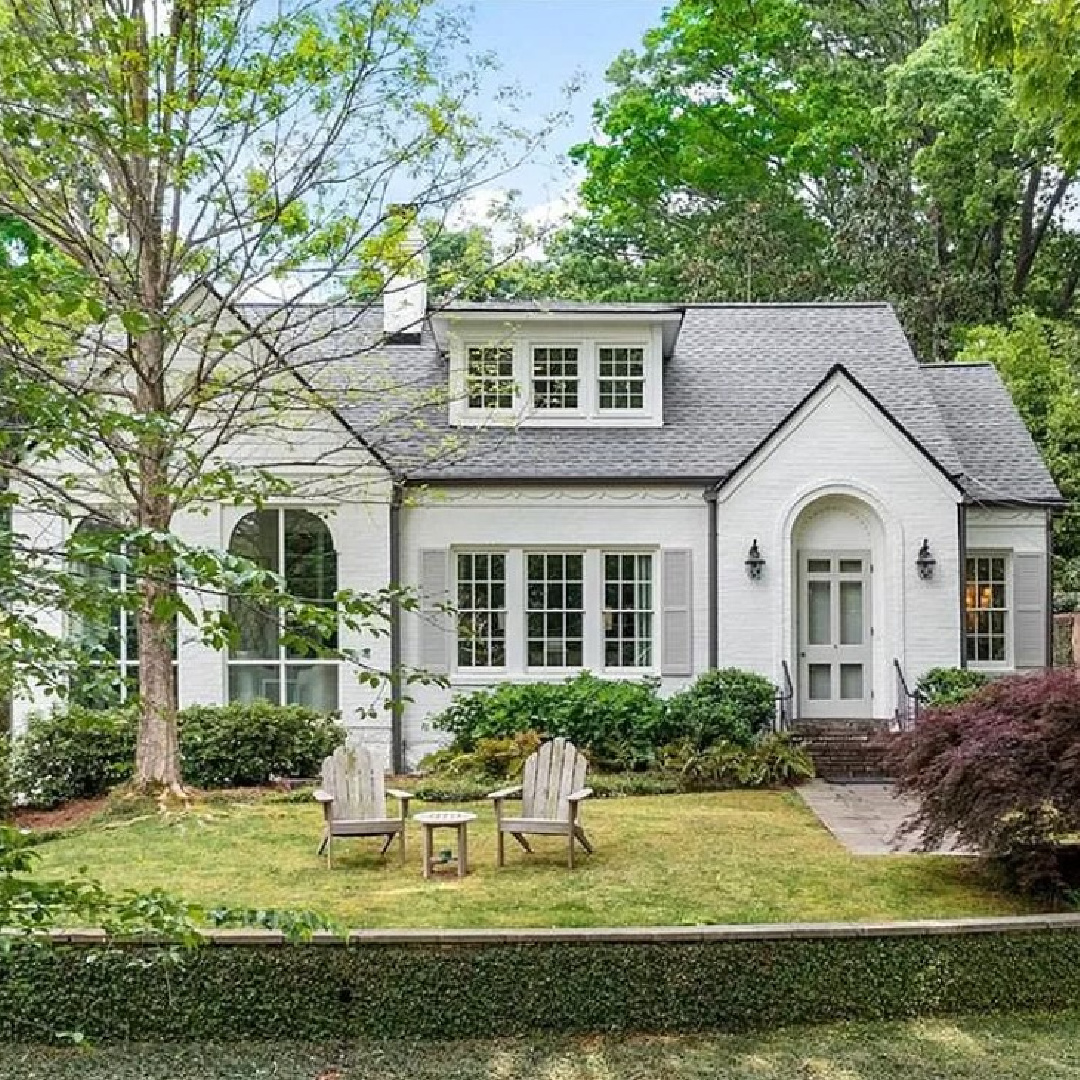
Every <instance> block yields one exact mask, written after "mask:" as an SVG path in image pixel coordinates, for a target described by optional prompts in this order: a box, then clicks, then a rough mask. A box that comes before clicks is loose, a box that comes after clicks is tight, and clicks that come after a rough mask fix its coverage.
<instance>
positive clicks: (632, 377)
mask: <svg viewBox="0 0 1080 1080" xmlns="http://www.w3.org/2000/svg"><path fill="white" fill-rule="evenodd" d="M598 361H599V367H598V369H597V390H598V393H599V405H600V408H601V409H643V408H644V407H645V350H644V349H643V348H641V347H640V346H606V345H605V346H603V347H601V349H600V350H599V354H598Z"/></svg>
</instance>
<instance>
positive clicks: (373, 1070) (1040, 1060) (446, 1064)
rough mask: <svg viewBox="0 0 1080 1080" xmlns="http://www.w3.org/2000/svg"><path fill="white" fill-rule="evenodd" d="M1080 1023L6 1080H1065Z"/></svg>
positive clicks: (942, 1023) (602, 1042)
mask: <svg viewBox="0 0 1080 1080" xmlns="http://www.w3.org/2000/svg"><path fill="white" fill-rule="evenodd" d="M1078 1076H1080V1014H1076V1013H1067V1014H1062V1015H1056V1016H1047V1015H1034V1016H1015V1017H992V1018H979V1019H959V1020H920V1021H908V1022H904V1023H888V1024H884V1023H879V1024H844V1025H831V1026H827V1027H815V1028H791V1029H787V1030H781V1031H778V1032H769V1033H767V1034H755V1035H738V1036H732V1035H695V1036H677V1037H663V1038H659V1037H656V1038H647V1037H626V1036H602V1037H594V1038H575V1039H571V1038H543V1039H527V1040H526V1039H521V1040H517V1039H515V1040H496V1041H493V1042H482V1043H480V1042H460V1043H437V1042H367V1043H349V1044H342V1045H330V1046H322V1045H320V1046H310V1045H297V1044H294V1043H267V1044H262V1045H243V1046H232V1045H229V1046H216V1045H210V1046H184V1045H180V1046H168V1045H166V1046H128V1047H124V1046H117V1047H104V1048H98V1049H92V1048H91V1049H87V1048H81V1047H80V1048H75V1049H65V1050H50V1049H44V1048H42V1047H19V1046H0V1080H8V1078H10V1080H271V1078H272V1080H534V1078H535V1080H653V1078H655V1080H997V1078H1002V1080H1005V1078H1007V1080H1064V1078H1074V1080H1075V1078H1076V1077H1078Z"/></svg>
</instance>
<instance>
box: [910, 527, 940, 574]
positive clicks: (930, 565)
mask: <svg viewBox="0 0 1080 1080" xmlns="http://www.w3.org/2000/svg"><path fill="white" fill-rule="evenodd" d="M935 565H937V560H936V559H935V558H934V556H933V555H931V554H930V541H929V540H927V539H926V538H925V537H924V538H923V542H922V547H921V548H919V554H918V555H917V556H916V558H915V566H916V567H917V568H918V571H919V577H920V578H921V579H922V580H923V581H929V580H930V579H931V578H932V577H933V576H934V567H935Z"/></svg>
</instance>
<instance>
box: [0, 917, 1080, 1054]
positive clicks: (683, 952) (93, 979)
mask: <svg viewBox="0 0 1080 1080" xmlns="http://www.w3.org/2000/svg"><path fill="white" fill-rule="evenodd" d="M164 952H165V950H164V949H154V948H153V947H150V946H145V945H142V946H140V945H131V946H126V947H112V948H104V947H96V948H95V947H87V946H78V945H58V946H55V947H48V946H42V947H22V948H17V949H15V950H14V951H12V952H9V953H7V954H6V955H4V954H0V1039H5V1040H8V1041H16V1040H18V1041H48V1040H50V1039H56V1038H57V1037H58V1036H59V1035H60V1033H63V1032H67V1033H71V1032H79V1033H81V1034H82V1035H83V1036H85V1037H86V1038H88V1039H93V1040H100V1041H112V1040H134V1041H141V1040H150V1041H157V1040H183V1041H186V1042H195V1041H202V1040H211V1039H222V1040H230V1039H247V1038H251V1039H275V1038H281V1037H282V1035H283V1034H287V1035H288V1037H289V1038H290V1039H293V1040H298V1041H299V1040H313V1041H322V1040H329V1039H332V1040H348V1039H353V1038H359V1037H365V1036H375V1037H409V1036H424V1037H434V1038H486V1037H492V1036H497V1035H509V1034H519V1033H527V1032H535V1031H556V1032H590V1031H605V1030H625V1031H642V1032H664V1031H690V1030H699V1029H724V1030H739V1029H750V1028H764V1027H773V1026H778V1025H782V1024H795V1023H814V1022H822V1021H833V1020H846V1019H850V1020H878V1019H888V1018H899V1017H908V1016H917V1015H935V1014H949V1013H958V1012H964V1013H971V1012H982V1011H992V1010H1009V1011H1012V1010H1021V1009H1034V1008H1057V1007H1063V1006H1075V1005H1076V1004H1077V1003H1078V1002H1080V932H1078V931H1077V930H1076V929H1075V928H1074V929H1071V930H1062V929H1058V930H1031V931H1026V932H989V933H978V934H935V933H930V934H902V935H883V936H845V937H826V936H822V937H817V938H813V937H803V938H788V939H783V938H778V939H766V940H760V939H759V940H731V939H726V940H713V941H705V942H693V943H678V942H676V943H672V942H663V943H660V942H655V943H649V942H607V943H599V942H597V943H594V942H580V941H579V942H572V943H568V942H558V941H550V942H535V943H518V942H509V943H507V942H503V943H499V942H495V943H483V944H464V943H446V942H445V941H444V942H442V943H438V944H432V945H424V944H414V945H400V944H386V945H381V944H359V945H350V946H341V945H337V946H334V945H322V944H294V945H277V946H266V945H263V946H256V945H250V946H248V945H237V946H229V947H214V946H208V947H204V948H202V949H199V950H196V951H195V952H193V953H190V954H185V955H184V956H183V957H182V960H181V962H180V965H179V966H175V965H171V964H170V965H168V966H166V965H165V964H162V963H156V964H155V963H152V962H147V961H148V960H151V959H152V958H153V957H154V956H157V957H158V958H161V957H162V956H163V955H164Z"/></svg>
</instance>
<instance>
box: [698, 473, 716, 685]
mask: <svg viewBox="0 0 1080 1080" xmlns="http://www.w3.org/2000/svg"><path fill="white" fill-rule="evenodd" d="M701 497H702V498H703V499H704V500H705V503H706V505H707V506H708V508H709V524H708V529H709V536H708V552H709V565H708V567H707V568H706V570H707V572H706V575H705V579H706V588H707V589H708V592H709V650H708V662H709V667H710V669H715V668H717V667H719V666H720V664H719V661H720V608H719V597H718V596H717V594H716V586H717V581H716V576H717V565H716V563H717V559H718V557H719V552H718V550H717V548H718V543H719V539H718V535H717V534H718V526H719V521H720V508H719V505H718V498H719V492H718V491H717V488H716V485H715V484H713V485H712V486H711V487H707V488H706V489H705V490H704V491H703V492H702V493H701Z"/></svg>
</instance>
